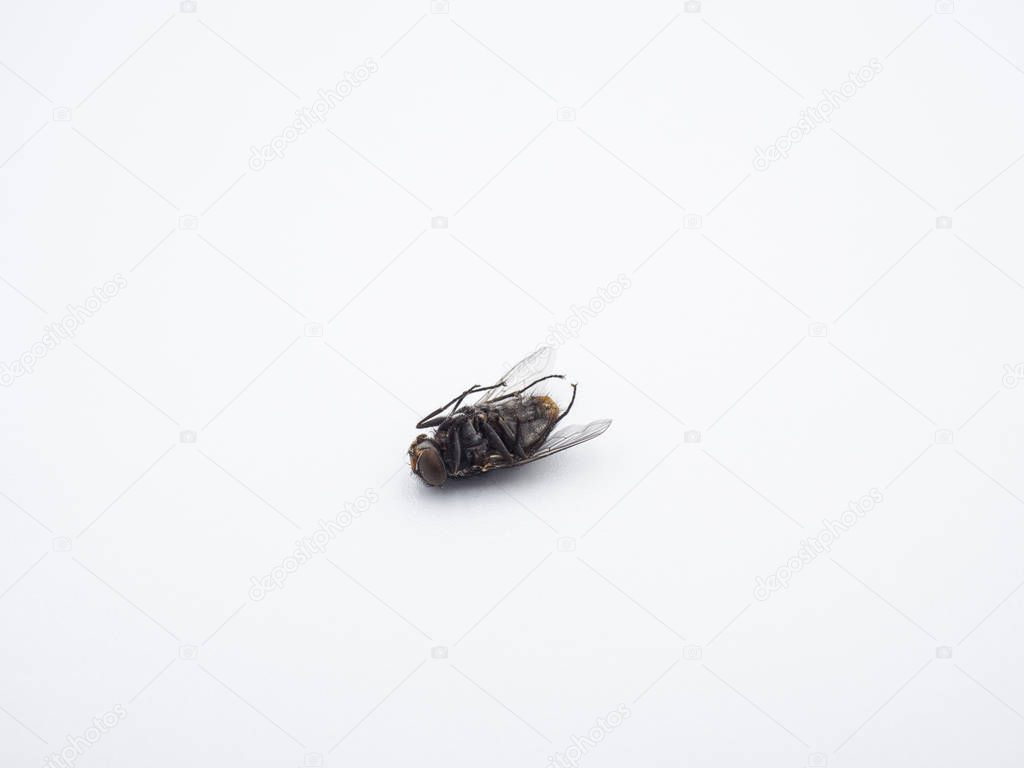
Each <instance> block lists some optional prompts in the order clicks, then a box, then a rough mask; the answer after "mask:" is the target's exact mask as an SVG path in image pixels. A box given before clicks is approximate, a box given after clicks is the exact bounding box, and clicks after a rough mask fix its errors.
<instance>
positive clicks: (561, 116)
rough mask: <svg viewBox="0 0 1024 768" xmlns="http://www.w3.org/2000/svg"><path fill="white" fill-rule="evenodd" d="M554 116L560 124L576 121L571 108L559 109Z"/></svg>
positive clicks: (574, 113)
mask: <svg viewBox="0 0 1024 768" xmlns="http://www.w3.org/2000/svg"><path fill="white" fill-rule="evenodd" d="M555 116H556V117H557V118H558V122H560V123H571V122H572V121H574V120H575V119H576V110H575V109H573V108H572V107H559V108H558V111H557V112H556V113H555Z"/></svg>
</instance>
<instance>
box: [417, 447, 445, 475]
mask: <svg viewBox="0 0 1024 768" xmlns="http://www.w3.org/2000/svg"><path fill="white" fill-rule="evenodd" d="M415 457H416V458H415V466H414V467H413V472H415V473H416V474H417V475H419V476H420V477H421V478H423V482H425V483H426V484H427V485H443V484H444V481H445V480H447V479H448V471H447V470H446V469H445V467H444V462H443V461H441V453H440V452H439V451H438V450H437V446H435V445H434V444H433V443H420V444H419V445H418V446H416V452H415Z"/></svg>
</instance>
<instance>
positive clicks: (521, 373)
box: [476, 347, 555, 405]
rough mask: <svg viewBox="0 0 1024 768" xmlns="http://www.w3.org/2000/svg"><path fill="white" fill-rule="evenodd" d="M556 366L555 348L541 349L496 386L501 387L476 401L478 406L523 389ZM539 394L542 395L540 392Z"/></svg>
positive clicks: (528, 356)
mask: <svg viewBox="0 0 1024 768" xmlns="http://www.w3.org/2000/svg"><path fill="white" fill-rule="evenodd" d="M554 365H555V350H554V348H553V347H540V348H539V349H537V350H536V351H534V352H532V353H531V354H529V355H527V356H526V357H524V358H523V359H522V360H520V361H519V362H518V363H516V364H515V365H513V366H512V367H511V368H510V369H509V370H508V372H507V373H505V375H504V376H502V377H501V378H500V379H498V380H497V381H496V382H495V384H499V385H500V386H497V387H495V388H494V389H489V390H487V391H486V392H484V393H483V396H482V397H481V398H480V399H479V400H477V401H476V405H480V404H481V403H486V402H488V401H490V400H495V399H497V398H499V397H501V396H502V395H507V394H508V393H509V392H515V391H517V390H520V389H522V388H523V387H525V386H526V385H527V384H529V383H530V382H531V381H535V380H536V379H539V378H541V377H542V376H547V375H548V374H549V373H550V372H551V370H552V368H553V367H554ZM537 394H540V393H539V392H538V393H537Z"/></svg>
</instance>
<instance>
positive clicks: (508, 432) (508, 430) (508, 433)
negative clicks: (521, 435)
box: [498, 414, 526, 459]
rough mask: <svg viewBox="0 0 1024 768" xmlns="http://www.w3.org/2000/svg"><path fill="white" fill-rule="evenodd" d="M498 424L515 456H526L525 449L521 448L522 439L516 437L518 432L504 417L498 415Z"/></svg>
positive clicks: (523, 457) (522, 457) (521, 457)
mask: <svg viewBox="0 0 1024 768" xmlns="http://www.w3.org/2000/svg"><path fill="white" fill-rule="evenodd" d="M498 426H499V427H500V428H501V433H502V434H503V435H504V436H505V441H506V443H507V444H508V445H511V446H512V450H513V451H515V452H516V456H517V457H518V458H520V459H525V458H526V451H524V450H523V444H522V441H521V440H519V439H518V432H517V431H516V430H513V429H512V427H510V426H509V425H508V422H507V421H505V417H504V416H502V415H500V414H499V415H498Z"/></svg>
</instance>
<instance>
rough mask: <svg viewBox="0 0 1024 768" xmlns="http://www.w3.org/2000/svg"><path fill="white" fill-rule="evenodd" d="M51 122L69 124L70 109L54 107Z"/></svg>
mask: <svg viewBox="0 0 1024 768" xmlns="http://www.w3.org/2000/svg"><path fill="white" fill-rule="evenodd" d="M53 122H55V123H69V122H71V108H70V107H55V108H54V110H53Z"/></svg>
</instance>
